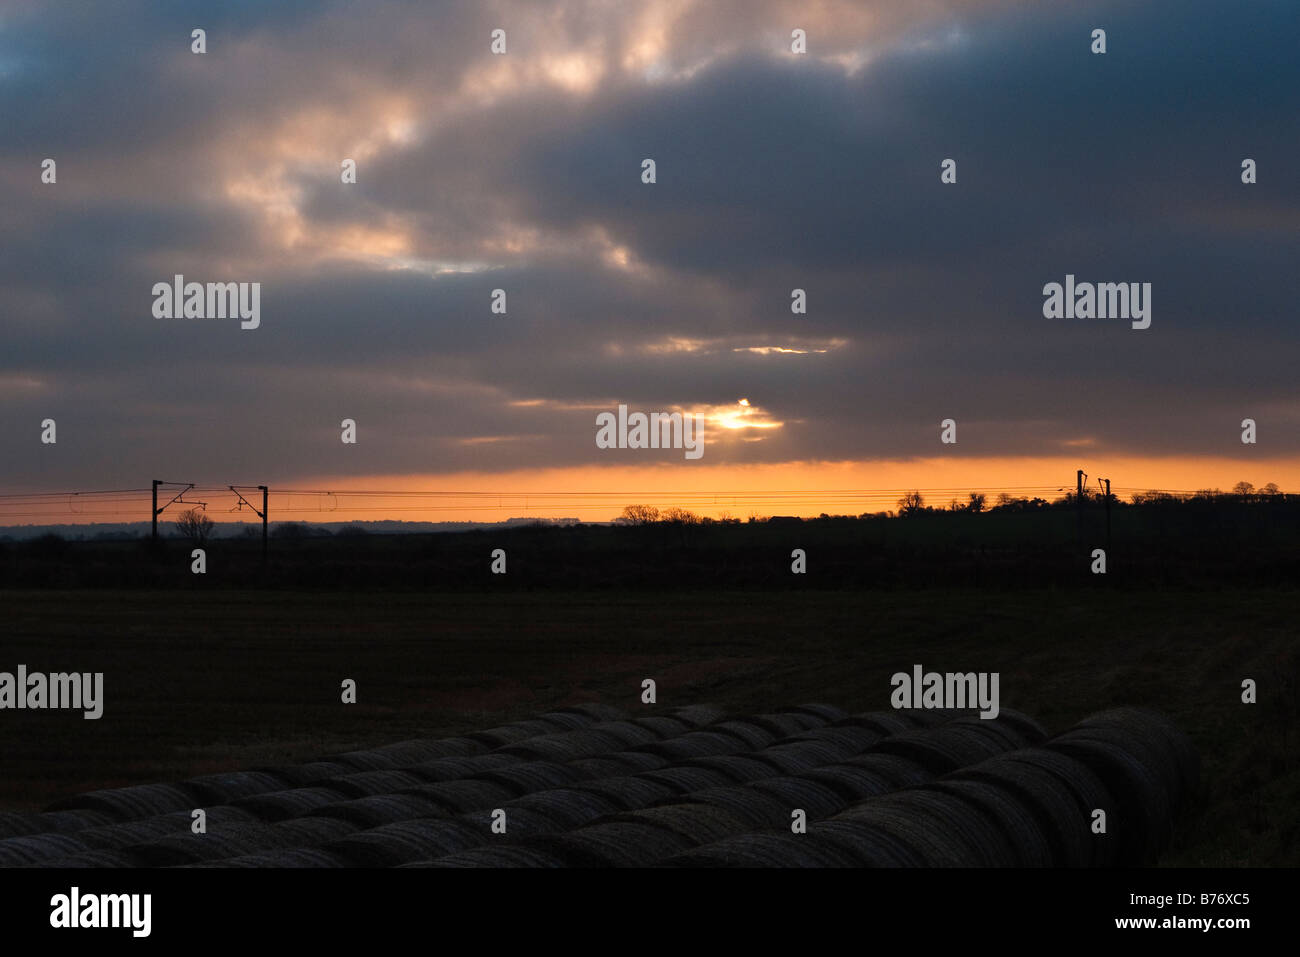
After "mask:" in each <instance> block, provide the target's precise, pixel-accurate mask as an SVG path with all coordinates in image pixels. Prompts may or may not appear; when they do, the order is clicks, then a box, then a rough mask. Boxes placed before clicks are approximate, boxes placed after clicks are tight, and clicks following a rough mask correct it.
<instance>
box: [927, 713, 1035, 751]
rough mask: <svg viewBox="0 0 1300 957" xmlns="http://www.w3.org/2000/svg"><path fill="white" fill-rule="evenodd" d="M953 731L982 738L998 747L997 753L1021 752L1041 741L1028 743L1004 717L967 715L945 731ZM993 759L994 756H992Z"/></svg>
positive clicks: (1017, 729)
mask: <svg viewBox="0 0 1300 957" xmlns="http://www.w3.org/2000/svg"><path fill="white" fill-rule="evenodd" d="M949 729H951V730H952V731H954V732H956V733H961V732H962V731H963V730H964V731H965V732H966V733H968V734H974V735H978V736H981V737H983V738H985V739H987V740H989V741H990V742H992V743H993V744H995V745H996V748H997V753H1002V752H1004V751H1019V750H1021V749H1022V748H1029V747H1033V746H1035V745H1036V744H1039V743H1041V742H1040V741H1028V740H1026V739H1025V736H1024V735H1022V734H1021V733H1020V729H1019V728H1017V727H1016V726H1015V725H1014V724H1013V723H1011V722H1009V721H1003V720H1002V715H1000V714H999V715H998V716H997V717H996V718H980V717H976V716H974V715H966V716H965V717H961V718H957V719H956V720H955V721H953V722H952V723H951V724H949V725H947V726H946V727H945V728H944V729H943V730H945V731H947V730H949ZM990 757H992V755H990Z"/></svg>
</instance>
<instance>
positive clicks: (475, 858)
mask: <svg viewBox="0 0 1300 957" xmlns="http://www.w3.org/2000/svg"><path fill="white" fill-rule="evenodd" d="M398 866H399V867H568V866H569V864H568V862H567V861H566V860H565V859H564V858H563V857H561V856H560V855H559V854H556V853H555V852H553V851H548V850H544V849H543V848H541V847H536V846H533V845H532V844H501V845H497V846H495V847H494V846H492V845H490V844H489V845H486V846H484V847H476V848H473V849H471V850H468V851H461V852H459V853H458V854H448V855H447V856H446V857H440V858H438V859H437V860H436V861H419V862H418V863H415V864H399V865H398Z"/></svg>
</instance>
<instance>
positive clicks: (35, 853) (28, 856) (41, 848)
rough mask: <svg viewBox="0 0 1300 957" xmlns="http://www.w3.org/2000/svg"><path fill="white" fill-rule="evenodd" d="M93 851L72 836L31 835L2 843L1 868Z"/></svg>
mask: <svg viewBox="0 0 1300 957" xmlns="http://www.w3.org/2000/svg"><path fill="white" fill-rule="evenodd" d="M90 850H92V848H90V847H88V846H87V845H86V844H85V843H84V842H82V841H81V840H79V839H77V838H75V837H73V836H72V835H71V834H50V833H47V834H30V835H27V836H25V837H9V838H5V839H4V840H3V841H0V867H23V866H25V865H27V864H37V863H41V862H45V861H54V860H58V859H59V858H61V857H68V856H70V855H72V854H82V853H85V852H87V851H90Z"/></svg>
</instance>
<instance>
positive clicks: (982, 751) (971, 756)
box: [873, 724, 1008, 775]
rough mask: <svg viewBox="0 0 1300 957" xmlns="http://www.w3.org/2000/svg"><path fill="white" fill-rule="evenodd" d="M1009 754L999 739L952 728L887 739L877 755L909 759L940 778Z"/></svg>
mask: <svg viewBox="0 0 1300 957" xmlns="http://www.w3.org/2000/svg"><path fill="white" fill-rule="evenodd" d="M1006 750H1008V749H1007V748H1006V747H1005V746H1004V745H1003V744H1002V742H1001V741H1000V740H999V739H997V738H996V737H995V736H992V735H988V734H981V733H977V732H975V731H974V729H972V728H963V727H958V726H957V725H955V724H949V725H945V726H943V727H940V728H930V729H928V730H924V731H905V732H903V733H902V734H895V735H891V736H890V737H888V738H883V739H882V740H881V741H880V742H879V743H878V744H877V745H876V746H875V748H874V751H873V753H876V754H893V755H897V756H899V757H903V758H908V759H910V760H912V761H915V762H916V763H917V764H920V765H921V766H922V767H924V768H926V769H927V770H928V771H929V772H930V773H931V774H935V775H939V774H948V773H949V772H951V771H956V770H957V769H958V768H964V767H968V766H970V765H972V764H978V763H979V762H981V761H984V760H987V759H988V758H991V757H994V756H995V755H998V754H1002V753H1004V752H1005V751H1006Z"/></svg>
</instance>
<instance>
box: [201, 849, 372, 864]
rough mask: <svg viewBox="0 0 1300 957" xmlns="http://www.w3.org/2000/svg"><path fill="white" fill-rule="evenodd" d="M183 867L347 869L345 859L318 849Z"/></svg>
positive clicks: (245, 857)
mask: <svg viewBox="0 0 1300 957" xmlns="http://www.w3.org/2000/svg"><path fill="white" fill-rule="evenodd" d="M181 866H183V867H247V868H254V867H276V868H279V867H313V868H314V867H331V868H334V867H349V866H351V865H350V864H349V863H348V861H347V859H346V858H344V857H343V856H342V855H341V854H335V853H333V852H332V851H327V850H325V849H323V848H319V847H289V848H281V849H277V850H274V851H262V852H261V853H259V854H244V855H242V856H240V857H228V858H226V859H225V860H221V861H203V862H201V863H199V864H184V865H181Z"/></svg>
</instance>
